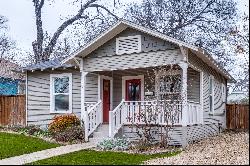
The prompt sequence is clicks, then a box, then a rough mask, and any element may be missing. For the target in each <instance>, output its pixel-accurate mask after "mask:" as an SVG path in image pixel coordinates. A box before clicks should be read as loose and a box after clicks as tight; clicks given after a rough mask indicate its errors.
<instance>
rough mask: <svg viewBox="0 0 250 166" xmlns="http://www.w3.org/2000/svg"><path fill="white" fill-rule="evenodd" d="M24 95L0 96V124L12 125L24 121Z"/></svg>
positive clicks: (23, 122) (22, 123)
mask: <svg viewBox="0 0 250 166" xmlns="http://www.w3.org/2000/svg"><path fill="white" fill-rule="evenodd" d="M25 111H26V109H25V95H17V96H0V125H2V126H7V125H9V126H14V125H22V126H24V125H25V123H26V112H25Z"/></svg>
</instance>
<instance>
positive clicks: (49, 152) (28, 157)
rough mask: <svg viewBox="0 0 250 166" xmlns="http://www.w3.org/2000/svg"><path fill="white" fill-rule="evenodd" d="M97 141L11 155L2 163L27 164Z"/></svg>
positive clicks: (93, 144)
mask: <svg viewBox="0 0 250 166" xmlns="http://www.w3.org/2000/svg"><path fill="white" fill-rule="evenodd" d="M95 146H96V143H93V142H87V143H83V144H73V145H66V146H61V147H56V148H52V149H46V150H42V151H38V152H34V153H30V154H24V155H20V156H15V157H10V158H6V159H3V160H0V165H22V164H27V163H31V162H34V161H38V160H42V159H46V158H50V157H54V156H58V155H62V154H67V153H71V152H75V151H79V150H83V149H88V148H92V147H95Z"/></svg>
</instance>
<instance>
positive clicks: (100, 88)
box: [98, 75, 113, 123]
mask: <svg viewBox="0 0 250 166" xmlns="http://www.w3.org/2000/svg"><path fill="white" fill-rule="evenodd" d="M103 79H105V80H109V81H110V106H109V107H110V111H112V110H113V78H112V77H109V76H105V75H99V76H98V101H99V100H101V101H103ZM102 111H103V109H102ZM101 122H102V123H103V112H102V116H101Z"/></svg>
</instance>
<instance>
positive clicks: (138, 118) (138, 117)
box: [124, 100, 181, 125]
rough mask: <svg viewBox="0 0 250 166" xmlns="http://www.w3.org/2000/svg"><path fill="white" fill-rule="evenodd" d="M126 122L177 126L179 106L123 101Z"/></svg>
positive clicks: (179, 112)
mask: <svg viewBox="0 0 250 166" xmlns="http://www.w3.org/2000/svg"><path fill="white" fill-rule="evenodd" d="M124 105H125V106H124V107H125V111H126V120H125V123H128V124H131V123H136V124H145V123H148V124H160V125H170V124H174V125H178V124H180V121H181V104H178V103H169V102H168V101H166V102H164V101H160V102H158V103H157V101H155V100H154V101H125V104H124Z"/></svg>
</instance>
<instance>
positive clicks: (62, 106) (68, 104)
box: [50, 73, 72, 113]
mask: <svg viewBox="0 0 250 166" xmlns="http://www.w3.org/2000/svg"><path fill="white" fill-rule="evenodd" d="M50 112H51V113H71V112H72V74H71V73H63V74H51V75H50Z"/></svg>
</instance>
